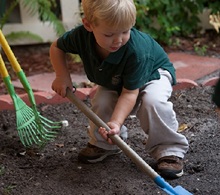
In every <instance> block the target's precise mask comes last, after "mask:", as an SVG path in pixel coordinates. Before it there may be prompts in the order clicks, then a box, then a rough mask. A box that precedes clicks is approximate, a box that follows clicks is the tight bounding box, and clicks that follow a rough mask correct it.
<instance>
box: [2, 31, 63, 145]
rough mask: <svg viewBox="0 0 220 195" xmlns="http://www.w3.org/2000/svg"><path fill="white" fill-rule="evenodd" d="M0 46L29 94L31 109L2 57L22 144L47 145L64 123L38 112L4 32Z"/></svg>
mask: <svg viewBox="0 0 220 195" xmlns="http://www.w3.org/2000/svg"><path fill="white" fill-rule="evenodd" d="M0 45H1V46H2V48H3V51H4V52H5V54H6V56H7V58H8V60H9V61H10V63H11V65H12V67H13V70H14V71H15V72H16V74H17V76H18V77H19V80H20V81H21V83H22V85H23V87H24V89H25V91H26V92H27V94H28V97H29V101H30V103H31V107H29V106H27V105H26V104H25V102H23V100H22V99H21V98H19V97H18V95H16V93H15V90H14V86H13V85H12V83H11V79H10V76H9V74H8V71H7V69H6V67H5V64H4V62H3V59H2V57H1V58H0V72H1V75H2V78H3V81H4V83H5V84H6V86H7V89H8V92H9V94H10V96H11V98H12V100H13V103H14V107H15V110H16V123H17V130H18V135H19V137H20V139H21V142H22V144H23V145H24V146H25V147H30V146H31V145H33V144H35V145H38V146H43V145H45V144H46V143H47V142H48V141H50V140H51V139H54V138H55V137H56V136H57V134H58V131H57V130H58V129H60V128H61V127H62V126H64V123H63V122H64V121H59V122H53V121H51V120H49V119H47V118H45V117H43V116H41V115H40V113H39V112H38V111H37V107H36V103H35V98H34V94H33V91H32V89H31V87H30V84H29V82H28V80H27V78H26V76H25V73H24V72H23V70H22V69H21V67H20V65H19V64H18V61H17V59H16V58H15V56H14V54H13V52H12V50H11V48H10V46H9V44H8V43H7V41H6V39H5V37H4V35H3V33H2V31H1V30H0ZM65 123H66V121H65Z"/></svg>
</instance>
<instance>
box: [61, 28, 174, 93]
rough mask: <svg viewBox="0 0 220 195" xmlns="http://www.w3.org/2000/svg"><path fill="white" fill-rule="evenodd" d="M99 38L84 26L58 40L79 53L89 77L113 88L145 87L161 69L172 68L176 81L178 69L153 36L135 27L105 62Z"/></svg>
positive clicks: (66, 50)
mask: <svg viewBox="0 0 220 195" xmlns="http://www.w3.org/2000/svg"><path fill="white" fill-rule="evenodd" d="M95 45H96V42H95V38H94V35H93V33H91V32H88V31H87V30H86V29H85V28H84V26H79V27H77V28H75V29H72V30H71V31H68V32H66V33H65V34H64V35H63V36H62V37H60V38H59V39H58V41H57V46H58V48H60V49H61V50H63V51H64V52H65V53H73V54H79V56H80V57H81V59H82V62H83V65H84V69H85V72H86V74H87V77H88V79H89V80H90V81H91V82H93V83H96V84H98V85H101V86H104V87H106V88H109V89H111V90H116V91H118V92H120V91H121V89H122V87H124V88H126V89H128V90H134V89H138V88H141V87H142V86H143V85H144V84H145V83H147V82H149V81H151V80H155V79H159V78H160V75H159V72H158V69H159V68H162V69H165V70H168V71H169V72H170V73H171V75H172V78H173V84H175V83H176V78H175V69H174V67H173V65H172V63H171V62H170V61H169V59H168V56H167V54H166V53H165V51H164V50H163V49H162V47H161V46H160V45H159V44H158V43H157V42H156V41H155V40H154V39H153V38H151V37H150V36H149V35H147V34H145V33H142V32H140V31H138V30H136V29H135V28H132V29H131V35H130V39H129V41H128V42H127V43H126V44H125V45H124V46H122V47H121V48H120V49H119V50H117V51H116V52H112V53H110V54H109V56H108V57H107V58H106V59H104V60H103V61H101V60H100V58H99V56H98V55H97V53H96V50H95Z"/></svg>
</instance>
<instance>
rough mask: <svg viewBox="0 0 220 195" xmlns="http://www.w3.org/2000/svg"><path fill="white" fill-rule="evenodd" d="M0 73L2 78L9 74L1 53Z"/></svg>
mask: <svg viewBox="0 0 220 195" xmlns="http://www.w3.org/2000/svg"><path fill="white" fill-rule="evenodd" d="M0 74H1V75H2V78H5V77H7V76H9V74H8V71H7V69H6V67H5V63H4V61H3V59H2V55H1V54H0Z"/></svg>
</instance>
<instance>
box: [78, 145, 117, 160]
mask: <svg viewBox="0 0 220 195" xmlns="http://www.w3.org/2000/svg"><path fill="white" fill-rule="evenodd" d="M119 153H121V150H120V149H117V150H105V149H102V148H99V147H97V146H94V145H92V144H90V143H88V144H87V147H86V148H84V149H82V150H81V151H80V152H79V155H78V160H79V161H81V162H83V163H97V162H101V161H103V160H104V159H105V158H106V157H108V156H111V155H115V154H119Z"/></svg>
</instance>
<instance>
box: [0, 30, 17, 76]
mask: <svg viewBox="0 0 220 195" xmlns="http://www.w3.org/2000/svg"><path fill="white" fill-rule="evenodd" d="M0 45H1V46H2V48H3V50H4V52H5V54H6V56H7V57H8V60H9V61H10V63H11V65H12V67H13V69H14V71H15V72H16V73H18V72H20V71H21V66H20V65H19V63H18V61H17V59H16V57H15V55H14V53H13V52H12V50H11V48H10V46H9V44H8V42H7V40H6V39H5V36H4V35H3V33H2V30H0Z"/></svg>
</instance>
